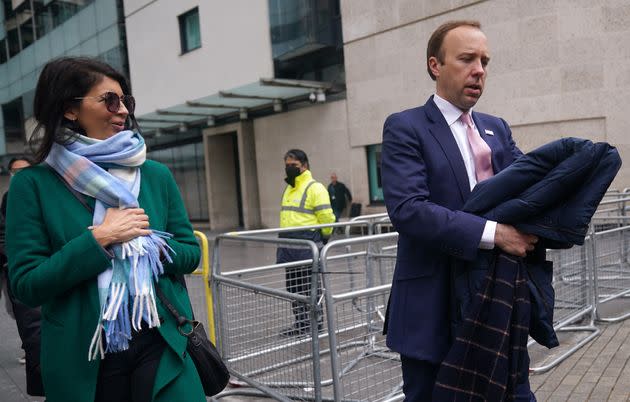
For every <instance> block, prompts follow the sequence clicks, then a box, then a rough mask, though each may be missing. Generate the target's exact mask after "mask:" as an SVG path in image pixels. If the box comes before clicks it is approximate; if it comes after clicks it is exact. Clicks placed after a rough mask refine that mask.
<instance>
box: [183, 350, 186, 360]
mask: <svg viewBox="0 0 630 402" xmlns="http://www.w3.org/2000/svg"><path fill="white" fill-rule="evenodd" d="M185 358H186V351H185V350H184V353H182V359H185Z"/></svg>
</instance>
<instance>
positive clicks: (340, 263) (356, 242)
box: [321, 233, 402, 401]
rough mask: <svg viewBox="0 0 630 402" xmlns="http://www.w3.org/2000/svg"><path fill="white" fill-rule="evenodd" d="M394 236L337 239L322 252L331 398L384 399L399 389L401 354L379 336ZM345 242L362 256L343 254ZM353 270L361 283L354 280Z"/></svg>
mask: <svg viewBox="0 0 630 402" xmlns="http://www.w3.org/2000/svg"><path fill="white" fill-rule="evenodd" d="M397 239H398V234H397V233H388V234H380V235H373V236H366V237H362V238H354V239H347V240H339V241H337V242H334V243H329V244H328V245H327V246H325V247H324V249H323V250H322V252H321V270H322V276H323V283H324V288H325V289H327V290H328V291H327V292H325V298H326V304H325V307H326V317H327V320H328V328H329V331H328V333H329V344H330V350H331V351H332V352H331V367H332V383H333V394H334V400H335V401H346V400H356V401H367V400H370V401H385V400H391V399H392V398H395V397H398V396H400V395H401V394H402V392H401V390H402V372H401V368H400V358H399V356H398V354H397V353H393V352H391V351H390V350H389V349H388V348H387V346H385V336H384V335H382V332H383V323H384V319H385V309H386V307H387V298H388V295H389V291H390V288H391V280H392V277H393V273H394V266H395V262H396V246H395V244H396V241H397ZM348 247H351V248H352V249H353V251H356V248H357V247H358V248H359V249H360V250H361V255H360V257H357V256H355V255H354V254H355V253H353V255H346V256H344V255H343V253H344V252H345V251H346V250H347V248H348ZM340 255H341V256H342V257H343V258H341V259H340V258H339V257H340ZM346 260H349V261H346ZM348 263H349V264H348ZM349 265H351V269H347V268H348V266H349ZM356 274H360V275H361V278H360V279H361V280H362V283H361V285H360V286H356V282H357V281H356V280H354V281H353V280H352V278H353V276H355V275H356Z"/></svg>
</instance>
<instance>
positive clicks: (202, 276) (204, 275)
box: [184, 231, 217, 344]
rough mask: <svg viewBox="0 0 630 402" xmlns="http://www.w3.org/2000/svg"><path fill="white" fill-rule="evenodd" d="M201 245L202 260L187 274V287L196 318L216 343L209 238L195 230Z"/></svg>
mask: <svg viewBox="0 0 630 402" xmlns="http://www.w3.org/2000/svg"><path fill="white" fill-rule="evenodd" d="M194 234H195V237H196V238H197V242H199V247H200V248H201V260H200V261H199V267H198V268H197V269H196V270H195V271H193V272H192V273H190V274H188V275H185V276H184V278H185V279H186V287H187V288H188V296H189V298H190V304H191V305H192V308H193V313H194V314H195V319H196V320H197V321H199V322H201V323H203V324H204V326H205V328H206V330H207V331H208V338H209V339H210V340H211V341H212V343H214V344H216V339H217V338H216V331H215V329H214V310H213V303H212V292H211V290H210V282H209V279H210V261H209V256H210V249H209V246H208V238H207V237H206V235H205V234H203V233H202V232H199V231H195V232H194Z"/></svg>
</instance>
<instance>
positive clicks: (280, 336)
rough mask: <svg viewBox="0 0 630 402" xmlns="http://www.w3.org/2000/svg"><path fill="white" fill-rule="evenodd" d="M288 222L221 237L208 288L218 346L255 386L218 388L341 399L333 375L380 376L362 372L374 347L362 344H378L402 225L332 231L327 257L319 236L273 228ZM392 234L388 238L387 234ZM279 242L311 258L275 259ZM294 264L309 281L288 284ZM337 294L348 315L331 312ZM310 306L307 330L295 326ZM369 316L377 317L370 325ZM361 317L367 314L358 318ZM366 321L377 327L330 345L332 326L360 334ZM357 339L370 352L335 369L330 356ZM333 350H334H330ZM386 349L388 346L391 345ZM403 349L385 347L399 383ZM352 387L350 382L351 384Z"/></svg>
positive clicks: (336, 331) (355, 346)
mask: <svg viewBox="0 0 630 402" xmlns="http://www.w3.org/2000/svg"><path fill="white" fill-rule="evenodd" d="M335 225H336V226H344V225H346V226H350V227H352V226H358V227H363V228H365V225H366V223H365V222H360V221H355V222H346V223H339V224H335ZM290 230H291V229H289V231H290ZM292 230H295V229H294V228H293V229H292ZM282 231H286V230H263V231H254V233H252V232H251V231H250V232H248V234H245V235H243V234H242V232H238V233H230V234H226V235H221V236H218V237H217V238H216V239H215V244H214V253H213V264H212V272H213V273H212V289H213V294H214V295H215V296H216V298H215V312H216V317H215V319H216V328H217V332H218V345H217V346H218V348H219V350H220V351H221V354H222V356H223V358H224V359H225V361H226V363H227V365H228V368H229V369H230V371H231V372H232V374H233V376H234V377H236V378H238V379H239V380H241V381H244V382H245V383H247V384H249V385H250V386H252V387H253V388H255V389H256V391H253V392H252V390H247V391H246V392H244V393H243V392H241V390H239V389H232V390H228V391H224V392H223V393H221V394H220V395H219V396H218V398H222V397H224V396H228V395H244V394H247V395H253V394H257V395H266V396H270V397H273V398H275V399H278V400H283V401H289V400H315V401H322V400H340V399H335V393H337V392H338V391H337V387H338V383H335V378H339V377H342V378H343V379H344V381H346V382H347V381H348V379H350V378H355V380H356V381H363V382H367V383H370V384H371V383H375V384H381V386H382V383H383V381H381V377H379V375H378V373H376V374H375V373H372V375H371V377H370V376H368V377H365V378H362V377H361V376H362V375H363V376H366V375H368V374H369V373H367V372H365V368H364V366H366V364H365V362H367V361H369V360H370V359H372V358H374V357H375V356H377V349H376V348H373V349H372V352H373V353H367V352H366V351H365V350H366V349H365V348H366V347H368V346H370V345H372V346H374V343H375V342H376V340H375V339H376V338H375V337H376V335H375V334H376V333H377V332H378V333H380V332H382V319H383V317H384V308H385V304H386V301H387V294H388V290H386V289H389V286H390V285H389V283H391V279H392V275H393V270H394V264H395V258H396V245H395V242H394V240H395V239H396V238H397V234H395V233H394V234H386V235H381V236H384V237H382V238H378V239H376V236H367V237H359V238H355V239H341V240H336V241H331V242H330V243H328V245H327V246H326V247H325V248H324V250H328V251H322V253H324V252H325V253H326V254H325V255H326V261H325V262H322V263H321V264H320V259H319V253H320V251H319V250H318V249H317V246H316V245H315V243H313V242H311V241H307V240H297V239H285V238H274V237H270V236H268V235H269V234H273V233H274V232H275V233H278V232H282ZM373 237H374V239H372V238H373ZM386 239H387V240H388V241H389V243H388V244H385V240H386ZM392 242H394V243H392ZM279 247H282V248H289V249H296V250H303V251H308V255H309V258H308V259H303V260H300V261H294V262H288V263H276V251H277V249H278V248H279ZM228 261H230V262H231V263H228ZM324 269H326V271H323V270H324ZM296 270H297V271H300V270H303V273H304V274H306V275H310V278H309V279H308V280H307V281H305V282H304V283H303V285H308V286H309V288H310V291H308V292H304V293H299V292H296V293H293V292H290V291H288V290H287V289H288V287H289V286H290V279H289V275H290V274H289V272H294V273H295V272H296ZM322 277H323V280H322V279H321V278H322ZM320 283H321V284H323V285H320ZM383 286H384V287H385V288H386V289H385V288H383ZM353 292H354V293H353ZM384 292H387V293H384ZM331 296H334V297H335V298H336V299H335V300H334V302H333V304H334V305H335V306H339V305H341V304H342V303H343V304H345V305H346V306H347V308H348V310H347V314H346V315H341V314H340V313H339V312H336V314H335V317H337V318H336V319H335V320H334V321H333V322H334V324H331V321H330V307H329V304H330V303H331V302H330V301H329V298H330V297H331ZM325 300H326V302H325ZM312 312H316V313H314V314H313V313H312ZM304 313H306V315H308V317H309V323H310V325H308V326H307V330H306V331H303V332H302V333H293V334H292V333H290V332H291V331H290V330H291V329H295V323H296V322H297V317H298V315H299V314H304ZM368 316H371V317H372V318H371V320H372V322H371V323H370V324H369V325H368V324H367V323H368V322H367V321H366V320H367V317H368ZM357 318H359V319H361V320H362V321H361V322H362V324H357V322H356V319H357ZM362 329H363V330H369V333H371V335H370V336H369V337H367V338H366V336H367V335H364V336H363V337H362V338H361V339H360V340H355V341H352V342H351V343H349V344H348V343H345V341H344V342H341V348H337V347H332V349H331V347H329V345H332V343H329V339H331V337H333V336H334V337H335V341H336V340H337V339H338V338H337V336H345V337H347V336H350V335H353V336H358V335H357V334H358V333H359V332H360V331H361V330H362ZM344 339H345V338H344ZM378 342H380V343H384V337H382V336H381V337H380V339H379V340H378ZM360 348H363V349H362V350H363V352H364V354H363V355H362V356H360V357H358V356H357V357H356V359H355V360H356V362H355V363H354V364H353V365H352V367H348V368H346V371H347V373H346V374H345V375H339V373H337V375H335V373H334V372H331V368H332V367H333V363H332V359H336V358H337V353H339V351H340V350H344V353H351V352H350V350H352V351H353V352H352V353H355V352H357V351H358V350H359V349H360ZM331 350H335V351H337V352H336V353H331ZM378 352H379V353H380V352H381V351H380V350H379V351H378ZM382 353H384V355H383V356H385V355H386V354H387V351H386V350H383V351H382ZM392 359H393V360H392ZM397 359H398V357H397V355H394V354H392V353H389V356H388V361H389V362H390V364H391V365H392V366H393V368H392V369H393V370H394V371H396V370H397V374H396V375H393V377H394V378H395V382H396V386H397V387H398V388H399V386H400V382H401V377H400V363H399V361H398V360H397ZM368 366H369V365H368ZM360 370H363V371H360ZM372 370H374V369H372ZM357 376H358V377H357ZM359 388H365V387H364V386H361V387H359ZM398 388H396V389H398ZM346 389H350V386H349V385H346ZM389 394H391V392H390V393H389ZM389 394H388V395H389ZM388 395H385V396H388ZM389 396H391V395H389ZM352 399H354V398H352ZM367 399H369V398H366V399H364V400H367ZM385 399H386V398H385Z"/></svg>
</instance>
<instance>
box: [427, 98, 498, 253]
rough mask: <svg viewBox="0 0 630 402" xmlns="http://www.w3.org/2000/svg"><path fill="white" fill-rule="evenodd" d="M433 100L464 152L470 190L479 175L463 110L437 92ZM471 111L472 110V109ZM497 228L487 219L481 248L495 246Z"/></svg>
mask: <svg viewBox="0 0 630 402" xmlns="http://www.w3.org/2000/svg"><path fill="white" fill-rule="evenodd" d="M433 101H434V102H435V104H436V105H437V107H438V109H440V112H441V113H442V116H444V119H445V120H446V124H448V127H449V128H450V129H451V132H452V133H453V137H454V138H455V142H456V143H457V148H459V152H460V153H461V154H462V158H463V159H464V166H465V167H466V174H467V175H468V183H469V184H470V190H472V189H473V188H474V187H475V185H476V184H477V176H476V172H475V161H474V159H473V155H472V151H471V150H470V143H469V142H468V137H467V136H466V125H465V124H464V123H462V122H461V121H460V120H459V117H460V116H461V115H462V113H463V112H462V111H461V110H460V109H459V108H458V107H457V106H455V105H453V104H452V103H450V102H449V101H447V100H446V99H444V98H441V97H440V96H439V95H437V94H434V95H433ZM470 111H471V112H472V109H471V110H470ZM471 121H472V122H473V128H474V130H475V133H477V135H479V132H478V131H477V126H476V125H475V122H474V120H473V119H471ZM496 230H497V223H496V222H494V221H486V226H485V227H484V229H483V234H482V235H481V241H480V242H479V248H481V249H486V250H490V249H493V248H494V234H495V232H496Z"/></svg>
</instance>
